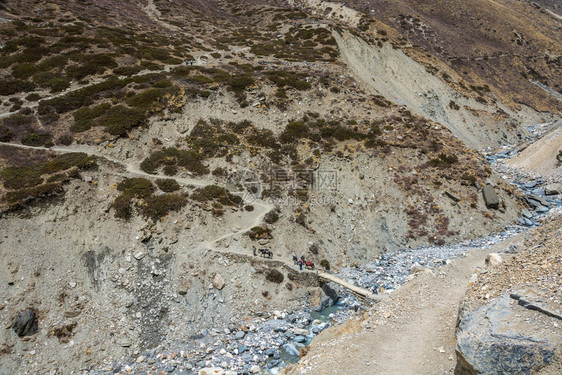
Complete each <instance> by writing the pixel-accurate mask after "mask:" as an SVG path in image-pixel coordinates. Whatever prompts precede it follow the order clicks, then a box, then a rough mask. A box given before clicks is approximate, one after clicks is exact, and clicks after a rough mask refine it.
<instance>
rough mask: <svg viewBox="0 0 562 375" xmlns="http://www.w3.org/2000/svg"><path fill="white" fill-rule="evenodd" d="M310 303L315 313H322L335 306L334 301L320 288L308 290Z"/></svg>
mask: <svg viewBox="0 0 562 375" xmlns="http://www.w3.org/2000/svg"><path fill="white" fill-rule="evenodd" d="M308 301H309V303H310V307H311V308H312V309H313V310H314V311H322V310H324V309H325V308H327V307H330V306H332V305H333V304H334V300H333V299H331V298H330V297H328V296H327V295H326V293H324V291H323V290H322V288H319V287H316V288H310V289H309V290H308Z"/></svg>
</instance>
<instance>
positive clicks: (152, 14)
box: [142, 0, 181, 32]
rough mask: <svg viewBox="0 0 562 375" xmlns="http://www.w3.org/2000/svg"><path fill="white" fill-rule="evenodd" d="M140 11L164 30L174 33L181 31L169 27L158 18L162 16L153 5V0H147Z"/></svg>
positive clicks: (169, 25) (172, 26)
mask: <svg viewBox="0 0 562 375" xmlns="http://www.w3.org/2000/svg"><path fill="white" fill-rule="evenodd" d="M142 9H143V10H144V12H145V13H146V15H147V16H148V17H149V18H150V19H151V20H153V21H154V22H155V23H157V24H158V25H160V26H162V27H165V28H166V29H168V30H171V31H176V32H178V31H181V29H180V28H179V27H177V26H174V25H171V24H169V23H167V22H166V21H164V20H162V19H161V18H160V17H161V16H162V14H161V13H160V11H159V10H158V8H157V7H156V4H154V0H148V1H147V5H146V6H144V7H142Z"/></svg>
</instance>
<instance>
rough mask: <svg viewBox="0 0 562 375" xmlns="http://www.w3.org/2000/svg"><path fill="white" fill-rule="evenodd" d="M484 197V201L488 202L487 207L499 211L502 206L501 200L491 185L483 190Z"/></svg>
mask: <svg viewBox="0 0 562 375" xmlns="http://www.w3.org/2000/svg"><path fill="white" fill-rule="evenodd" d="M482 195H483V196H484V201H485V202H486V206H487V207H489V208H495V209H497V208H498V207H499V205H500V199H499V197H498V194H496V190H495V189H494V187H493V186H492V185H490V184H488V185H486V186H484V189H483V190H482Z"/></svg>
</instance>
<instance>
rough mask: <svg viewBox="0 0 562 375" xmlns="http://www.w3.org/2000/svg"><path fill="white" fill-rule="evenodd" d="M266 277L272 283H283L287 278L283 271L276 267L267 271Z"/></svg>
mask: <svg viewBox="0 0 562 375" xmlns="http://www.w3.org/2000/svg"><path fill="white" fill-rule="evenodd" d="M265 279H266V280H267V281H270V282H272V283H276V284H281V283H282V282H283V280H285V277H284V276H283V274H282V273H281V272H279V271H277V270H276V269H272V270H269V271H268V272H267V274H266V275H265Z"/></svg>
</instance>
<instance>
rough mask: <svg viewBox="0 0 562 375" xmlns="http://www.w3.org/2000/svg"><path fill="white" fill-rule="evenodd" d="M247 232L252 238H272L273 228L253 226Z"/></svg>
mask: <svg viewBox="0 0 562 375" xmlns="http://www.w3.org/2000/svg"><path fill="white" fill-rule="evenodd" d="M247 234H248V236H249V237H250V238H251V239H252V240H257V239H260V238H272V236H271V229H269V228H266V227H262V226H257V227H253V228H252V229H250V230H249V231H248V232H247Z"/></svg>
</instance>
